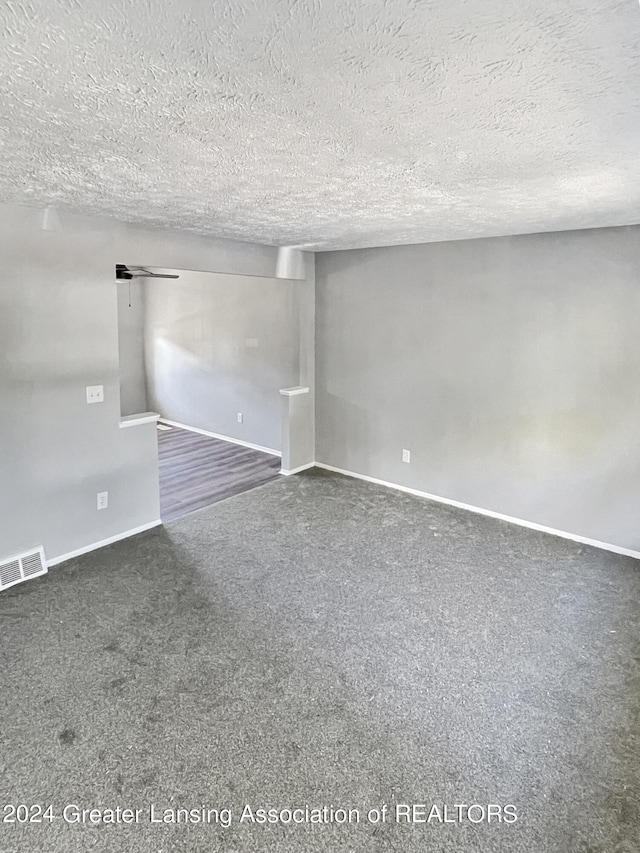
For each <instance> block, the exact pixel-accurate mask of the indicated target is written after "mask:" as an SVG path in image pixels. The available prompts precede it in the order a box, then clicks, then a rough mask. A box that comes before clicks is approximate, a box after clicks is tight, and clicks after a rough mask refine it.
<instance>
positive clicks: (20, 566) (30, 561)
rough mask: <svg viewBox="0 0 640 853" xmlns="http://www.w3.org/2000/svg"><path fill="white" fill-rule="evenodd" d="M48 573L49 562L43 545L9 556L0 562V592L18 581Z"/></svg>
mask: <svg viewBox="0 0 640 853" xmlns="http://www.w3.org/2000/svg"><path fill="white" fill-rule="evenodd" d="M46 573H47V562H46V560H45V558H44V548H42V547H40V548H34V550H33V551H26V552H25V553H24V554H18V555H17V556H16V557H9V558H8V559H6V560H2V561H1V562H0V592H2V590H3V589H8V588H9V587H10V586H13V585H14V584H16V583H22V581H28V580H30V579H31V578H37V577H38V576H39V575H45V574H46Z"/></svg>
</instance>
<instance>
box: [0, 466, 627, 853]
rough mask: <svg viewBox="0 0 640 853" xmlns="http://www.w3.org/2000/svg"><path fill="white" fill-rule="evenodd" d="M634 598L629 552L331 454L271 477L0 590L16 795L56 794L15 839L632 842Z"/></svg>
mask: <svg viewBox="0 0 640 853" xmlns="http://www.w3.org/2000/svg"><path fill="white" fill-rule="evenodd" d="M639 603H640V566H639V564H638V563H637V562H635V561H633V560H631V559H627V558H624V557H619V556H616V555H613V554H607V553H604V552H601V551H597V550H594V549H590V548H586V547H581V546H579V545H577V544H575V543H571V542H567V541H563V540H560V539H556V538H553V537H550V536H546V535H544V534H539V533H535V532H532V531H527V530H524V529H520V528H517V527H512V526H509V525H507V524H505V523H502V522H499V521H495V520H492V519H488V518H482V517H479V516H474V515H472V514H468V513H465V512H464V511H461V510H456V509H453V508H447V507H443V506H438V505H435V504H431V503H429V502H426V501H423V500H421V499H419V498H414V497H411V496H409V495H404V494H401V493H397V492H394V491H392V490H388V489H384V488H382V487H377V486H374V485H370V484H366V483H363V482H359V481H356V480H349V479H346V478H342V477H339V476H337V475H329V474H326V473H322V472H319V471H314V472H310V473H308V474H304V475H299V476H297V477H291V478H288V479H286V480H280V481H277V482H274V483H271V484H268V485H266V486H262V487H260V488H258V489H255V490H254V491H251V492H248V493H246V494H243V495H240V496H237V497H234V498H231V499H229V500H227V501H224V502H222V503H219V504H217V505H215V506H213V507H210V508H208V509H206V510H202V511H201V512H198V513H195V514H194V515H191V516H188V517H187V518H184V519H182V520H180V521H176V522H173V523H171V524H169V525H167V526H166V527H165V528H164V529H156V530H154V531H150V532H148V533H145V534H142V535H140V536H138V537H136V538H134V539H131V540H128V541H125V542H121V543H118V544H116V545H112V546H110V547H109V548H106V549H103V550H102V551H99V552H95V553H93V554H90V555H87V556H85V557H82V558H79V559H76V560H74V561H71V562H69V563H67V564H65V565H62V566H59V567H57V568H55V569H53V570H52V571H51V573H50V574H49V575H48V576H47V577H45V578H43V579H39V580H37V581H33V582H30V583H27V584H24V585H22V586H18V587H15V588H14V589H12V590H10V591H8V592H6V593H4V594H2V595H1V596H0V719H1V722H2V728H1V731H0V738H1V741H2V743H1V753H0V800H1V801H2V803H27V804H31V803H35V804H45V805H46V804H49V803H52V804H53V813H54V816H55V817H54V820H53V821H51V822H50V823H44V824H36V823H32V824H27V825H20V826H17V825H14V824H6V823H4V824H0V850H1V851H2V853H14V851H15V853H18V851H19V853H31V851H41V850H46V851H48V853H58V851H60V853H63V851H64V853H68V852H69V851H73V853H75V851H109V852H110V853H111V851H113V853H116V851H117V853H126V851H136V853H147V851H148V853H152V852H153V853H160V851H162V853H169V851H171V853H174V851H207V852H208V851H252V853H253V851H291V853H293V851H296V853H300V851H302V853H306V852H307V851H308V853H311V851H345V853H346V851H348V853H360V851H362V853H365V851H366V852H367V853H370V851H402V853H405V851H427V850H428V851H439V853H454V851H455V853H467V851H474V853H477V851H480V853H485V852H486V853H493V851H509V853H547V851H554V853H637V851H638V850H640V841H639V839H640V810H639V806H638V803H639V800H640V797H639V793H640V787H639V768H640V746H639V735H640V714H639V708H640V642H639V641H640V609H639V606H638V605H639ZM151 803H154V804H155V806H156V816H158V814H161V813H162V812H163V810H164V809H165V808H174V809H175V808H177V807H185V808H198V807H200V806H202V805H203V804H205V805H206V806H207V807H210V808H212V809H213V808H224V807H229V808H230V809H231V810H232V815H231V817H232V823H231V825H230V826H229V827H228V828H225V827H224V826H220V825H219V824H216V823H215V822H213V820H214V818H215V815H213V814H212V815H211V819H212V822H211V823H209V824H205V825H198V824H192V825H186V824H177V825H169V824H168V825H163V824H155V823H154V824H151V823H149V820H148V817H149V805H150V804H151ZM66 804H78V805H80V806H83V807H85V808H89V807H103V808H104V807H110V808H115V807H116V806H121V807H130V808H132V809H133V808H140V809H141V813H140V822H139V823H137V824H130V825H125V824H120V825H115V826H113V825H104V824H103V825H96V826H92V825H84V826H82V825H77V824H70V823H65V822H64V821H63V819H62V818H61V817H60V812H61V810H62V808H63V807H64V806H65V805H66ZM245 804H249V805H251V806H252V807H254V808H256V809H257V808H260V807H264V808H270V807H272V808H276V809H284V808H287V807H294V806H302V807H304V806H305V805H308V806H309V807H312V808H314V807H315V808H320V807H323V806H328V807H330V806H331V807H334V809H337V808H340V807H345V808H352V809H357V810H358V811H357V812H352V820H353V821H355V818H356V817H358V816H359V817H360V822H359V823H355V822H352V823H351V824H349V823H337V822H335V820H334V822H333V823H330V822H327V823H306V824H305V823H302V824H296V825H291V824H282V823H276V824H273V825H272V824H267V825H262V824H257V823H256V824H252V823H250V822H246V821H245V822H244V823H240V821H239V818H240V816H241V814H242V809H243V806H244V805H245ZM383 804H387V806H388V809H389V812H388V818H387V821H386V822H384V823H379V824H377V825H376V824H374V823H370V822H368V821H367V813H368V811H369V809H372V808H377V807H381V806H382V805H383ZM397 804H416V805H418V806H420V805H421V804H422V805H426V807H427V809H426V811H425V810H422V811H421V810H420V809H418V810H417V812H416V817H417V818H418V819H424V818H425V816H427V815H428V814H429V810H430V809H431V807H432V804H435V805H437V806H438V807H439V808H438V810H436V811H435V812H432V813H431V816H432V820H431V821H430V822H429V823H415V824H413V825H407V824H406V823H398V822H396V820H395V807H396V805H397ZM443 804H447V805H449V807H450V811H449V812H448V817H449V820H450V821H453V822H448V823H443V822H440V820H439V818H438V816H440V819H441V818H442V817H443V816H444V815H443V812H442V805H443ZM457 804H465V805H466V806H469V805H472V804H476V805H477V806H478V807H480V806H484V810H483V809H480V808H477V809H476V810H475V811H469V812H467V811H465V810H464V809H461V810H458V811H455V810H454V809H453V807H454V806H455V805H457ZM488 804H492V805H494V806H496V807H497V806H501V807H504V806H506V805H508V804H512V805H513V806H515V809H516V814H517V818H518V819H517V821H516V822H515V823H511V824H507V823H504V822H502V823H501V822H498V821H497V819H496V818H494V819H492V821H491V822H490V823H487V821H486V819H485V820H481V821H479V822H477V823H474V822H473V820H471V819H470V818H472V817H473V819H475V820H478V818H481V817H482V814H483V811H485V812H486V806H487V805H488ZM458 815H461V819H460V820H457V816H458ZM504 815H505V812H502V816H503V817H504ZM72 816H73V815H72ZM338 816H339V817H341V815H340V813H338ZM284 817H285V819H286V817H287V816H286V814H285V816H284ZM334 817H335V815H334ZM372 817H373V818H374V819H375V817H376V815H375V813H372Z"/></svg>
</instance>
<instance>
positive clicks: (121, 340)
mask: <svg viewBox="0 0 640 853" xmlns="http://www.w3.org/2000/svg"><path fill="white" fill-rule="evenodd" d="M116 290H117V294H118V355H119V361H120V409H121V411H122V414H123V415H135V414H138V413H139V412H147V411H148V410H149V406H148V404H147V386H146V381H145V371H144V288H143V287H142V285H141V282H140V279H132V280H131V281H123V282H117V284H116Z"/></svg>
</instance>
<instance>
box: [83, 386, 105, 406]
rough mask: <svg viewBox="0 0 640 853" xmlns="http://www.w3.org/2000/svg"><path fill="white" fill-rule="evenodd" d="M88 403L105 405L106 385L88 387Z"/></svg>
mask: <svg viewBox="0 0 640 853" xmlns="http://www.w3.org/2000/svg"><path fill="white" fill-rule="evenodd" d="M87 403H104V385H87Z"/></svg>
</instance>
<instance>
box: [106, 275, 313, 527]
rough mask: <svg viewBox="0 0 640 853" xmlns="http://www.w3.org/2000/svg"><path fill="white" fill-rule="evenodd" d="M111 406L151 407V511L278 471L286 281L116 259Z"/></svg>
mask: <svg viewBox="0 0 640 853" xmlns="http://www.w3.org/2000/svg"><path fill="white" fill-rule="evenodd" d="M116 280H117V287H118V325H119V352H120V399H121V414H122V416H123V417H125V416H133V415H136V414H139V413H142V412H148V413H154V412H155V413H157V414H158V415H159V419H158V423H157V430H156V433H157V442H158V479H159V491H160V516H161V519H162V521H164V522H168V521H173V520H175V519H177V518H181V517H182V516H184V515H187V514H188V513H191V512H194V511H196V510H200V509H203V508H204V507H207V506H210V505H211V504H213V503H216V502H217V501H220V500H224V499H226V498H229V497H232V496H234V495H237V494H240V493H241V492H244V491H247V490H249V489H252V488H256V487H257V486H261V485H264V484H266V483H269V482H271V481H272V480H275V479H278V478H279V477H280V468H281V464H280V463H281V459H280V457H281V451H282V448H281V446H280V445H281V397H280V395H279V389H281V388H283V387H288V386H291V385H295V384H296V382H297V380H298V375H299V320H298V310H297V304H296V292H295V288H296V281H295V280H291V279H280V278H266V277H260V276H244V275H234V274H226V273H212V272H202V271H194V270H183V269H180V270H176V269H165V268H159V267H151V266H139V265H132V264H118V265H117V267H116Z"/></svg>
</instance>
